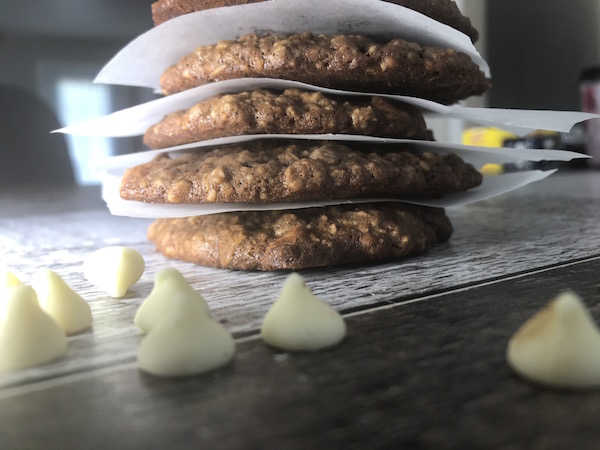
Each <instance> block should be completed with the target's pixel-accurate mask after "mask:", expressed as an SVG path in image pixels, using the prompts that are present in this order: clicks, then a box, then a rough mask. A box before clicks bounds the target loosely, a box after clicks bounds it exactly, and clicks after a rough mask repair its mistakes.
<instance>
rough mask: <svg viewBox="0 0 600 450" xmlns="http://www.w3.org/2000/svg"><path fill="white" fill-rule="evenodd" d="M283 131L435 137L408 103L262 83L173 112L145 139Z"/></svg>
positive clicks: (170, 141)
mask: <svg viewBox="0 0 600 450" xmlns="http://www.w3.org/2000/svg"><path fill="white" fill-rule="evenodd" d="M282 133H283V134H326V133H339V134H362V135H372V136H383V137H397V138H407V139H427V138H428V137H429V133H428V131H427V126H426V124H425V120H424V119H423V116H422V114H421V112H420V111H419V110H418V109H417V108H415V107H414V106H411V105H407V104H404V103H399V102H394V101H391V100H386V99H384V98H382V97H348V98H346V97H334V96H327V95H324V94H322V93H321V92H314V91H303V90H299V89H286V90H285V91H283V92H275V91H269V90H264V89H258V90H255V91H250V92H240V93H237V94H225V95H218V96H215V97H212V98H209V99H207V100H204V101H202V102H200V103H198V104H196V105H195V106H193V107H191V108H190V109H187V110H181V111H176V112H173V113H170V114H168V115H167V116H165V117H164V119H163V120H161V121H160V122H159V123H157V124H156V125H154V126H152V127H150V128H149V129H148V130H147V131H146V133H145V135H144V143H145V144H146V145H147V146H149V147H150V148H167V147H171V146H174V145H180V144H186V143H189V142H196V141H201V140H205V139H212V138H218V137H224V136H237V135H251V134H282Z"/></svg>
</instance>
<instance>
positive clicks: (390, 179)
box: [121, 140, 482, 204]
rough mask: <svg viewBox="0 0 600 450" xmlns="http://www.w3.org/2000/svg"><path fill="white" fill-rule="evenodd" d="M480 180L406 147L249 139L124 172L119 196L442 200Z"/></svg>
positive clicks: (466, 168) (466, 169) (465, 168)
mask: <svg viewBox="0 0 600 450" xmlns="http://www.w3.org/2000/svg"><path fill="white" fill-rule="evenodd" d="M481 180H482V176H481V174H480V173H479V172H478V171H477V170H475V169H474V168H473V167H472V166H471V165H470V164H466V163H465V162H464V161H463V160H462V159H461V158H460V157H458V156H456V155H454V154H448V155H438V154H435V153H431V152H423V153H419V152H413V151H410V150H408V149H406V148H405V147H404V146H391V145H386V146H373V145H371V146H370V147H368V146H362V148H360V149H357V148H354V147H352V146H351V144H342V143H336V142H334V141H328V142H322V143H319V142H311V141H308V142H307V141H292V142H290V143H285V142H284V143H280V142H277V141H271V140H266V141H251V142H247V143H244V144H235V145H229V146H223V147H220V148H215V149H212V150H197V151H193V152H189V153H185V154H183V155H182V156H179V157H177V158H175V159H172V158H170V157H169V156H168V155H166V154H162V155H160V156H158V157H157V158H155V159H154V160H152V161H150V162H148V163H145V164H141V165H139V166H136V167H133V168H130V169H128V170H127V171H126V172H125V174H124V176H123V179H122V183H121V197H122V198H123V199H126V200H136V201H141V202H148V203H188V204H203V203H272V202H293V201H310V200H325V199H349V198H360V197H362V198H368V197H378V198H385V197H388V198H398V197H407V196H421V197H422V196H442V195H444V194H448V193H452V192H460V191H465V190H467V189H470V188H473V187H476V186H478V185H479V184H480V183H481Z"/></svg>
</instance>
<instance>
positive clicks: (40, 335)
mask: <svg viewBox="0 0 600 450" xmlns="http://www.w3.org/2000/svg"><path fill="white" fill-rule="evenodd" d="M66 351H67V336H66V335H65V332H64V331H63V330H62V329H61V328H60V326H59V325H58V324H57V323H56V322H55V321H54V319H52V317H50V316H49V315H48V314H46V313H45V312H44V311H43V310H42V308H41V307H40V304H39V302H38V299H37V296H36V294H35V291H34V290H33V288H32V287H31V286H25V285H23V286H18V287H16V288H15V289H14V290H13V291H12V294H11V296H10V299H9V301H8V305H7V309H6V319H5V320H4V322H2V324H0V370H16V369H25V368H27V367H33V366H37V365H40V364H44V363H47V362H49V361H51V360H53V359H56V358H58V357H59V356H61V355H63V354H64V353H65V352H66Z"/></svg>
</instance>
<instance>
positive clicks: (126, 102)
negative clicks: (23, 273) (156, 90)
mask: <svg viewBox="0 0 600 450" xmlns="http://www.w3.org/2000/svg"><path fill="white" fill-rule="evenodd" d="M151 3H152V1H150V0H53V1H33V0H0V87H1V88H0V92H2V91H4V94H3V95H1V96H0V123H1V124H3V131H2V130H0V131H1V132H2V136H3V138H2V139H0V186H2V185H7V184H9V183H10V184H14V183H43V182H45V181H47V180H51V181H53V182H65V183H72V182H77V183H79V184H97V183H98V181H99V180H98V177H97V175H96V174H94V173H93V172H92V171H90V170H89V168H88V163H89V161H90V160H93V159H94V158H97V157H99V156H103V155H114V154H120V153H126V152H131V151H137V150H140V149H143V146H142V144H141V139H139V138H126V139H123V138H120V139H98V138H86V137H77V138H73V137H69V136H67V137H65V136H62V135H52V136H49V135H48V134H47V131H50V129H53V128H54V127H57V126H64V125H66V124H69V123H74V122H77V121H80V120H84V119H86V118H89V117H94V116H97V115H101V114H107V113H110V112H113V111H116V110H118V109H121V108H125V107H128V106H133V105H135V104H138V103H141V102H144V101H148V100H151V99H153V98H156V96H155V94H153V93H152V92H149V91H148V90H146V89H139V88H130V87H119V86H104V85H95V84H93V83H92V80H93V78H94V76H95V75H96V73H97V72H98V71H99V70H100V68H101V67H102V66H103V65H104V64H105V63H106V62H107V61H108V60H109V59H110V58H111V57H112V56H113V55H114V54H115V53H116V52H117V51H118V50H119V49H120V48H121V47H123V46H124V45H126V44H127V43H128V42H129V41H130V40H131V39H133V38H134V37H135V36H137V35H139V34H141V33H143V32H144V31H145V30H147V29H149V28H150V27H152V20H151V10H150V5H151ZM458 3H459V6H460V7H461V9H462V10H463V12H465V13H466V14H467V15H469V16H470V17H471V18H472V20H473V22H474V24H475V25H476V26H477V28H478V29H479V31H480V33H481V39H480V41H479V43H478V44H477V47H478V49H479V50H480V52H481V53H482V55H483V56H484V57H486V58H487V60H488V62H489V63H490V66H491V69H492V77H493V78H492V81H493V88H492V90H491V91H490V92H489V93H488V94H486V96H485V97H484V98H482V99H474V100H471V101H469V104H473V105H483V106H498V107H515V108H532V109H579V108H580V96H579V85H578V79H579V74H580V72H581V70H582V69H583V68H584V67H588V66H592V65H598V64H600V32H599V23H600V1H598V0H577V1H574V2H565V1H564V0H529V1H522V0H489V1H485V0H462V1H459V2H458ZM39 101H41V102H43V103H44V104H45V106H43V105H42V106H39V103H36V102H39ZM34 104H37V105H38V106H34ZM26 108H29V109H27V110H26ZM45 108H47V109H49V110H50V111H51V113H53V114H54V115H55V117H56V121H57V122H56V123H53V122H52V121H51V120H49V119H48V118H47V114H45V113H46V112H47V111H44V109H45ZM32 110H33V111H35V112H32ZM41 116H44V117H41ZM433 126H434V128H435V129H436V130H435V131H436V135H437V136H438V138H441V139H448V140H454V141H456V140H457V139H459V138H460V132H461V130H462V127H464V126H465V124H462V123H457V122H456V121H452V122H450V123H447V122H446V121H443V120H442V121H439V120H436V121H435V123H434V125H433ZM61 155H62V156H61ZM63 156H64V157H63Z"/></svg>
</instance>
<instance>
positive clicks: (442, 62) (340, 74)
mask: <svg viewBox="0 0 600 450" xmlns="http://www.w3.org/2000/svg"><path fill="white" fill-rule="evenodd" d="M245 77H248V78H254V77H257V78H260V77H267V78H281V79H285V80H293V81H301V82H305V83H309V84H314V85H317V86H324V87H330V88H337V89H346V90H351V91H357V92H376V93H390V94H401V95H407V96H413V97H421V98H426V99H430V100H434V101H437V102H440V103H447V104H450V103H455V102H457V101H458V100H462V99H465V98H467V97H470V96H472V95H480V94H483V93H484V92H485V91H486V90H487V89H489V87H490V84H489V82H488V80H487V79H486V78H485V75H484V73H483V72H482V71H481V70H479V67H478V66H477V64H475V63H474V62H473V61H472V60H471V58H469V56H467V55H466V54H464V53H459V52H456V51H455V50H453V49H446V48H436V47H422V46H420V45H418V44H416V43H412V42H407V41H403V40H401V39H394V40H392V41H389V42H387V43H383V44H380V43H377V42H375V41H373V40H372V39H369V38H368V37H365V36H358V35H352V36H349V35H333V36H332V35H324V34H320V35H313V34H312V33H309V32H305V33H298V34H292V35H281V34H279V35H276V34H269V35H264V36H262V35H261V36H259V35H256V34H248V35H245V36H242V37H241V38H240V39H239V40H236V41H221V42H219V43H218V44H215V45H208V46H203V47H198V48H197V49H196V50H195V51H194V52H192V53H190V54H188V55H186V56H183V57H182V58H181V59H180V60H179V62H178V63H177V64H175V65H173V66H170V67H169V68H167V70H166V71H165V72H164V73H163V75H162V76H161V80H160V82H161V88H162V91H163V93H164V94H167V95H168V94H174V93H176V92H180V91H184V90H186V89H190V88H193V87H196V86H200V85H203V84H206V83H209V82H213V81H219V80H227V79H233V78H245Z"/></svg>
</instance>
